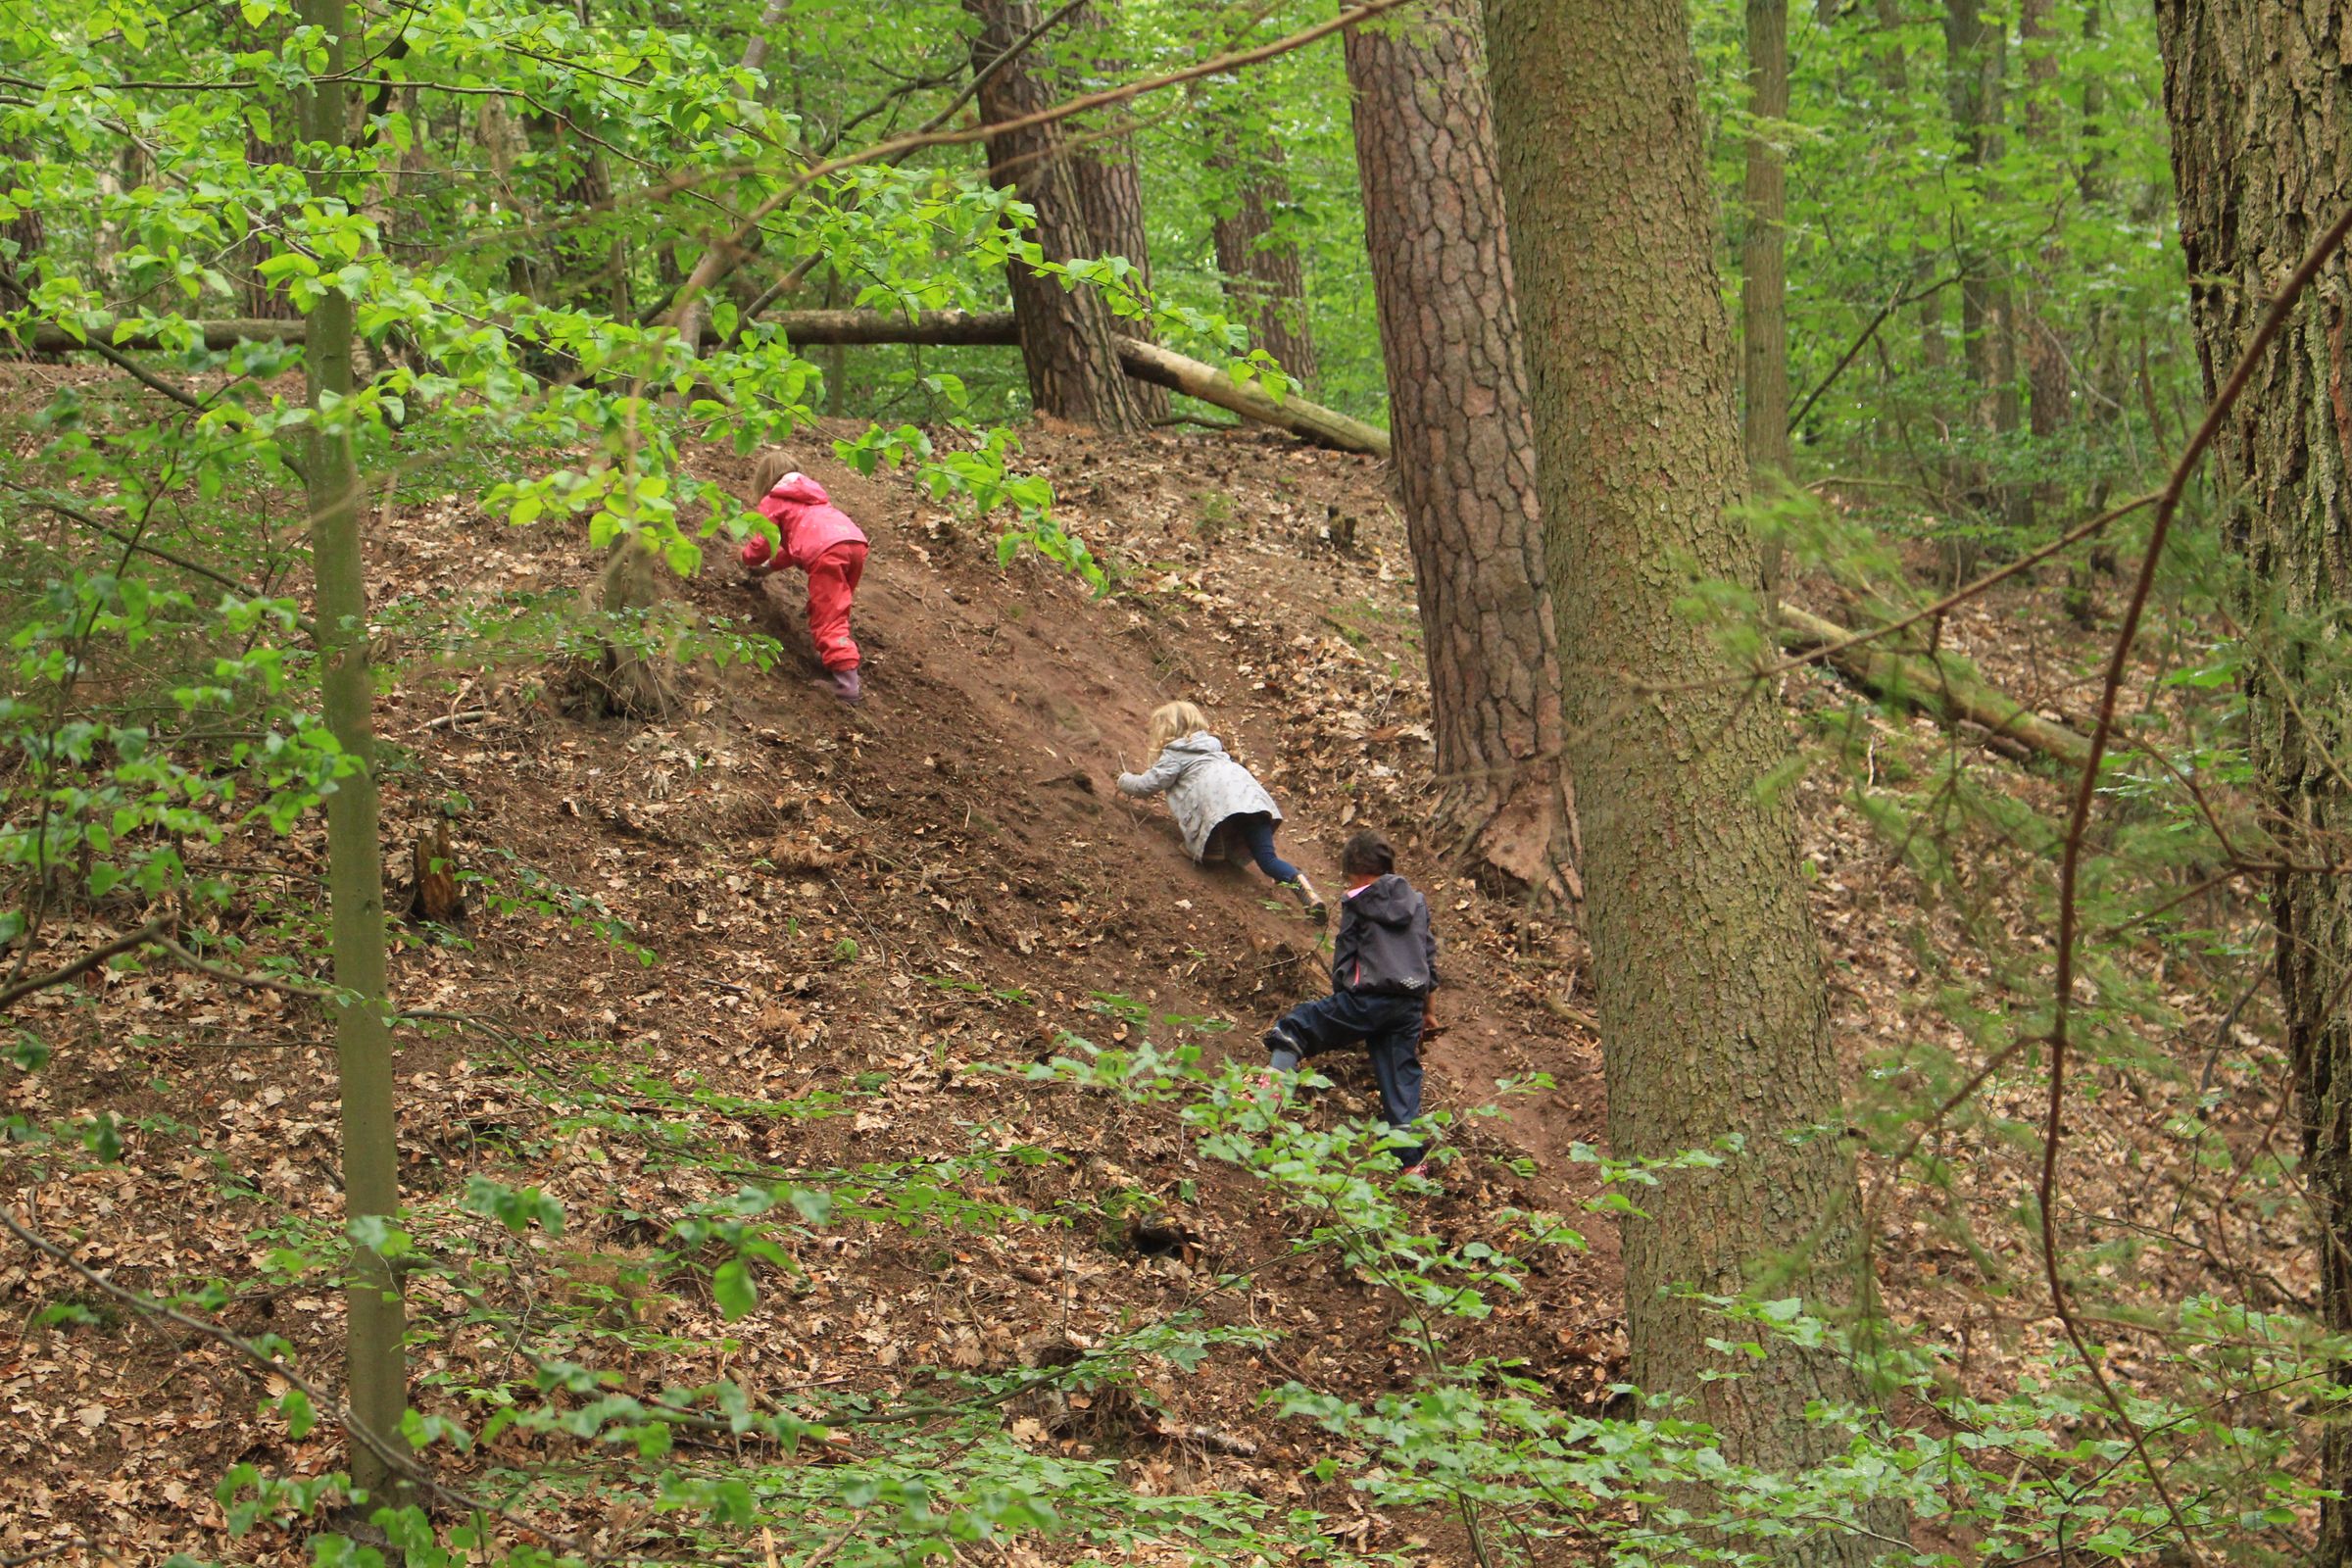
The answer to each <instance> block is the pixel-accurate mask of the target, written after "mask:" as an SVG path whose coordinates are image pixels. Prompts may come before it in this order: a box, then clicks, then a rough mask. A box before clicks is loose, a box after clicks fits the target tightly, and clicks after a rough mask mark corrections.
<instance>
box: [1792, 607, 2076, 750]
mask: <svg viewBox="0 0 2352 1568" xmlns="http://www.w3.org/2000/svg"><path fill="white" fill-rule="evenodd" d="M1774 630H1775V632H1776V634H1777V635H1778V636H1779V638H1780V642H1781V646H1782V647H1784V648H1786V649H1787V650H1789V652H1790V653H1792V654H1805V653H1812V652H1815V651H1817V650H1826V654H1825V658H1826V662H1828V663H1829V664H1830V665H1831V666H1832V667H1833V668H1835V669H1836V670H1837V671H1838V673H1839V674H1841V675H1843V676H1845V677H1846V679H1848V680H1850V681H1852V682H1853V683H1854V684H1855V685H1857V686H1860V687H1861V688H1862V689H1863V690H1864V691H1867V692H1869V693H1870V694H1871V695H1872V696H1874V697H1880V698H1884V699H1886V700H1887V701H1888V702H1894V703H1900V704H1902V705H1904V706H1905V707H1908V708H1913V709H1917V710H1918V711H1921V712H1923V713H1926V714H1927V715H1928V716H1929V717H1931V718H1933V719H1935V720H1936V721H1937V722H1938V723H1941V724H1944V725H1947V726H1950V727H1952V728H1955V729H1956V728H1961V727H1962V726H1966V725H1975V726H1978V727H1980V728H1982V729H1983V730H1985V732H1986V734H1987V735H1988V736H1989V737H1992V738H1995V739H1998V740H2004V741H2008V742H2010V743H2012V744H2014V745H2017V746H2022V747H2025V748H2028V749H2030V750H2031V751H2033V752H2035V753H2038V754H2040V755H2041V756H2043V757H2047V758H2049V759H2051V760H2054V761H2057V762H2059V763H2062V764H2063V765H2065V766H2067V767H2069V768H2074V769H2078V770H2079V769H2081V768H2082V766H2083V765H2084V764H2086V763H2087V762H2088V761H2089V760H2090V742H2089V741H2087V740H2085V739H2083V738H2082V736H2081V735H2078V734H2077V733H2075V732H2074V731H2073V730H2071V729H2068V728H2067V727H2066V726H2065V725H2063V724H2053V723H2051V722H2050V721H2049V720H2048V719H2046V718H2043V717H2042V716H2041V715H2040V714H2038V713H2036V712H2034V711H2032V710H2031V709H2029V708H2027V707H2026V706H2025V705H2024V704H2023V703H2021V702H2019V701H2017V699H2015V698H2013V697H2010V696H2008V695H2007V694H2006V693H2003V692H1999V691H1995V690H1994V689H1993V688H1992V687H1990V686H1987V685H1985V683H1984V681H1983V680H1981V679H1979V678H1978V677H1977V676H1976V675H1975V674H1974V673H1973V672H1971V671H1968V670H1966V669H1963V668H1961V667H1960V666H1959V665H1958V663H1957V662H1955V661H1952V660H1949V659H1947V658H1945V657H1943V656H1941V655H1936V654H1927V653H1920V654H1909V653H1896V652H1894V651H1893V650H1891V649H1888V648H1887V647H1886V646H1884V645H1883V644H1880V643H1857V642H1854V641H1853V640H1852V636H1853V634H1852V633H1851V632H1849V631H1847V630H1846V628H1844V627H1843V626H1840V625H1838V624H1836V623H1835V622H1833V621H1827V620H1824V619H1822V618H1821V617H1820V616H1819V615H1812V614H1807V613H1805V612H1804V611H1801V610H1799V609H1797V608H1796V607H1795V606H1794V605H1789V604H1784V605H1782V606H1781V613H1780V617H1779V619H1778V620H1777V621H1776V622H1775V624H1774Z"/></svg>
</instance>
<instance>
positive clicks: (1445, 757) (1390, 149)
mask: <svg viewBox="0 0 2352 1568" xmlns="http://www.w3.org/2000/svg"><path fill="white" fill-rule="evenodd" d="M1474 4H1475V0H1431V3H1430V4H1428V5H1426V6H1422V7H1419V8H1417V9H1416V10H1415V11H1414V12H1413V13H1411V14H1409V15H1407V16H1405V17H1404V18H1401V19H1399V20H1397V21H1396V22H1393V23H1389V22H1384V23H1381V24H1375V25H1367V26H1354V27H1349V28H1348V29H1347V32H1346V34H1345V38H1346V49H1347V61H1348V85H1349V86H1351V87H1352V88H1353V89H1354V91H1355V99H1356V102H1355V162H1356V170H1357V172H1358V174H1359V176H1360V178H1361V180H1362V184H1363V193H1364V239H1365V244H1366V247H1367V248H1368V249H1369V251H1370V252H1371V258H1372V289H1373V295H1374V298H1375V301H1376V303H1377V304H1378V307H1379V312H1380V340H1381V353H1382V355H1383V357H1384V358H1385V360H1386V361H1387V365H1388V379H1389V430H1390V435H1391V438H1392V439H1393V440H1394V442H1395V443H1396V469H1397V490H1398V492H1399V494H1400V495H1401V497H1402V499H1403V502H1404V516H1405V526H1406V533H1407V536H1408V538H1409V539H1410V541H1411V543H1412V550H1413V567H1414V572H1415V578H1416V593H1415V597H1416V599H1417V600H1418V601H1419V603H1420V611H1421V635H1422V643H1423V646H1424V648H1425V649H1426V650H1427V654H1428V658H1429V686H1430V703H1431V707H1432V709H1433V710H1434V712H1433V714H1432V717H1433V720H1434V723H1433V728H1434V729H1435V730H1436V733H1437V751H1438V757H1437V764H1438V776H1439V778H1440V780H1441V781H1442V783H1443V786H1444V788H1445V791H1446V794H1445V796H1444V800H1443V806H1442V808H1441V818H1442V819H1443V820H1444V821H1445V822H1446V825H1447V827H1448V830H1449V831H1451V832H1454V833H1456V834H1457V835H1458V836H1459V839H1460V841H1461V845H1462V848H1463V849H1464V850H1474V851H1475V853H1476V855H1477V857H1478V858H1479V859H1480V860H1481V861H1483V862H1484V863H1485V864H1486V865H1488V866H1491V867H1493V868H1495V869H1497V870H1499V871H1501V872H1503V873H1504V874H1506V875H1507V876H1509V877H1510V878H1512V879H1513V880H1515V881H1517V882H1520V883H1523V884H1525V885H1526V886H1528V887H1530V888H1535V889H1543V890H1545V891H1558V892H1563V893H1565V894H1566V895H1567V896H1568V897H1569V898H1570V899H1571V900H1572V901H1573V900H1575V899H1578V898H1581V895H1582V887H1581V883H1580V882H1579V880H1578V875H1579V873H1578V871H1577V863H1578V857H1577V853H1576V839H1575V834H1576V812H1575V809H1574V802H1573V799H1572V798H1571V794H1570V789H1569V782H1568V781H1569V777H1570V775H1569V773H1568V772H1567V770H1566V769H1565V768H1564V767H1563V766H1562V765H1561V762H1560V711H1559V653H1558V648H1557V644H1556V642H1555V640H1554V634H1553V629H1552V615H1551V599H1550V594H1549V593H1548V592H1547V591H1546V589H1545V586H1544V556H1543V537H1544V535H1543V524H1542V519H1541V513H1540V510H1539V508H1538V505H1537V501H1536V464H1535V438H1534V432H1533V430H1532V429H1531V428H1530V425H1529V422H1528V410H1527V374H1526V370H1525V368H1523V367H1522V366H1521V364H1520V360H1519V342H1520V334H1519V319H1518V314H1517V307H1516V305H1515V303H1514V299H1513V285H1512V279H1511V252H1510V243H1509V240H1508V238H1507V237H1506V235H1505V234H1504V231H1503V220H1502V201H1501V189H1500V186H1499V185H1498V183H1497V180H1496V176H1495V131H1494V123H1493V110H1492V108H1491V106H1490V104H1489V102H1488V97H1487V87H1486V61H1485V52H1484V46H1483V44H1482V43H1481V40H1480V36H1479V23H1478V18H1477V13H1476V12H1475V11H1474V10H1473V9H1472V6H1473V5H1474Z"/></svg>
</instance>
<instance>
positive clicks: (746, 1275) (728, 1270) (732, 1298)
mask: <svg viewBox="0 0 2352 1568" xmlns="http://www.w3.org/2000/svg"><path fill="white" fill-rule="evenodd" d="M711 1296H712V1297H713V1298H714V1299H716V1300H717V1302H718V1312H719V1316H721V1317H723V1318H725V1319H726V1320H727V1321H728V1322H730V1323H732V1322H734V1321H735V1320H736V1319H737V1318H739V1317H741V1316H743V1315H744V1314H745V1313H746V1312H749V1311H750V1310H751V1309H752V1308H753V1307H755V1306H757V1305H759V1304H760V1292H759V1289H758V1287H756V1286H755V1285H753V1284H752V1271H751V1269H750V1267H749V1266H748V1265H747V1264H745V1262H744V1260H743V1259H742V1258H740V1257H730V1258H728V1259H727V1260H726V1261H725V1262H724V1263H721V1264H719V1265H718V1268H717V1270H716V1271H715V1272H713V1273H712V1274H711Z"/></svg>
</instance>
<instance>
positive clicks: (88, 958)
mask: <svg viewBox="0 0 2352 1568" xmlns="http://www.w3.org/2000/svg"><path fill="white" fill-rule="evenodd" d="M174 922H175V917H172V916H166V917H164V918H162V919H157V920H150V921H148V922H147V923H146V924H145V925H143V926H141V927H139V928H138V929H137V930H136V931H133V932H131V933H130V934H129V935H128V936H124V937H117V938H116V939H115V940H114V941H112V942H109V943H108V944H107V945H106V946H105V947H103V948H93V949H91V950H90V951H89V952H87V953H85V954H83V955H82V956H80V957H78V958H75V959H74V960H73V962H72V963H69V964H67V965H66V966H65V967H63V968H61V969H52V970H50V971H49V972H48V973H47V974H44V975H36V976H35V977H34V978H32V979H30V980H20V981H19V982H17V983H16V984H15V985H13V986H10V987H9V988H8V989H7V990H6V991H0V1007H6V1006H8V1005H11V1004H13V1003H15V1002H17V1001H18V1000H19V999H20V998H24V997H28V996H31V995H32V994H33V993H34V992H35V991H46V990H48V989H49V988H50V987H51V986H62V985H64V984H65V983H66V982H67V981H69V980H72V979H74V978H76V977H78V976H80V975H83V974H87V973H88V972H89V971H90V970H92V969H95V968H97V967H98V966H99V965H100V964H102V963H104V962H106V960H107V959H109V958H112V957H116V956H119V955H122V954H125V953H128V952H130V951H131V949H133V948H139V947H144V946H146V945H147V944H148V943H150V942H153V941H155V940H157V939H158V938H160V937H162V936H163V935H164V933H166V932H168V931H170V930H171V929H172V925H173V924H174Z"/></svg>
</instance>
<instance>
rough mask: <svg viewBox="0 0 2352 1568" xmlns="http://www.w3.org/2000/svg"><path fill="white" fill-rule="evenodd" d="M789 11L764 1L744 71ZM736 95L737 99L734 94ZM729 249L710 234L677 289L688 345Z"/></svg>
mask: <svg viewBox="0 0 2352 1568" xmlns="http://www.w3.org/2000/svg"><path fill="white" fill-rule="evenodd" d="M791 9H792V0H767V4H766V5H765V6H764V7H763V8H762V9H761V10H760V20H759V21H758V22H757V23H755V24H753V25H752V35H751V36H750V37H749V38H747V39H745V40H744V44H743V65H742V69H743V70H745V71H758V70H759V69H760V67H761V66H763V65H765V64H766V63H767V41H768V38H769V36H770V35H771V34H772V33H774V31H775V30H776V29H777V28H778V27H780V26H782V25H784V18H785V16H786V15H787V14H788V13H789V12H790V11H791ZM738 96H741V95H740V94H738ZM729 249H730V246H729V244H728V242H727V240H726V237H725V234H724V232H723V231H715V230H714V231H713V234H712V238H711V243H710V244H708V245H706V246H704V247H703V254H702V256H701V257H700V258H699V259H698V260H697V261H696V262H695V264H694V270H693V271H691V272H688V273H687V274H686V279H685V281H684V282H682V283H680V284H679V285H678V288H677V294H676V298H678V299H679V300H681V301H682V302H683V304H682V305H681V306H679V307H677V308H676V309H677V326H678V336H680V337H682V338H684V339H685V340H686V341H687V342H689V343H694V342H699V341H700V340H701V338H702V332H703V319H704V318H705V316H707V315H708V314H709V305H710V293H711V284H712V283H714V282H716V281H717V279H718V274H719V272H720V271H721V270H723V269H724V268H725V267H726V265H727V261H728V251H729Z"/></svg>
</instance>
